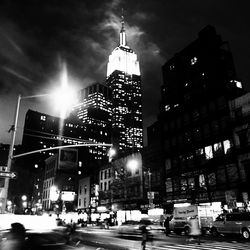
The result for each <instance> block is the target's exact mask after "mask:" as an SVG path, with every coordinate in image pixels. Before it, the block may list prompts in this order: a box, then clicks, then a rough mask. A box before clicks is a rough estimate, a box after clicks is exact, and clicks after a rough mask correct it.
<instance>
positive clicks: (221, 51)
mask: <svg viewBox="0 0 250 250" xmlns="http://www.w3.org/2000/svg"><path fill="white" fill-rule="evenodd" d="M162 73H163V86H162V89H161V108H160V113H159V116H158V122H159V124H160V126H158V125H157V123H156V124H155V133H156V134H157V133H159V131H158V130H160V133H161V134H162V140H161V143H162V153H163V155H164V159H163V160H164V170H165V184H166V194H165V198H164V200H165V201H164V203H165V205H167V204H173V203H182V202H190V203H202V202H203V203H206V202H213V201H220V202H222V203H225V204H226V203H227V193H230V192H231V191H232V190H234V192H236V191H235V189H238V188H239V185H238V184H239V183H241V181H243V179H242V177H241V175H240V169H239V166H238V163H237V155H236V154H235V143H234V140H233V139H234V138H233V123H232V120H231V116H230V105H229V102H230V101H231V100H233V99H235V98H237V97H238V96H240V95H242V94H243V93H244V90H243V89H242V84H241V82H240V81H239V80H238V78H237V75H236V72H235V68H234V63H233V58H232V54H231V51H230V50H229V47H228V44H227V43H226V42H224V41H222V39H221V37H220V36H219V35H218V34H217V33H216V31H215V29H214V28H213V27H212V26H207V27H205V28H204V29H203V30H201V31H200V32H199V35H198V38H197V39H196V40H195V41H194V42H192V43H191V44H190V45H189V46H187V47H186V48H185V49H183V50H182V51H180V52H178V53H176V54H175V55H174V57H173V58H171V59H170V60H168V61H167V62H166V63H165V64H164V65H163V67H162ZM236 173H237V175H236ZM236 193H237V195H238V199H240V194H239V192H238V190H237V192H236Z"/></svg>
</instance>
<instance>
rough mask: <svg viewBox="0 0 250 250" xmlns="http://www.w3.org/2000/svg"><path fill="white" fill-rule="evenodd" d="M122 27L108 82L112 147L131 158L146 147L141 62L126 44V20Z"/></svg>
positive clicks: (108, 71)
mask: <svg viewBox="0 0 250 250" xmlns="http://www.w3.org/2000/svg"><path fill="white" fill-rule="evenodd" d="M121 24H122V27H121V31H120V43H119V45H118V47H116V48H115V49H114V50H113V52H112V53H111V55H110V56H109V62H108V65H107V80H106V82H107V85H108V86H109V87H110V88H111V89H112V103H113V112H112V143H113V144H114V146H116V147H117V148H118V149H119V152H120V153H123V154H124V153H126V154H127V153H133V152H138V151H140V150H141V149H142V147H143V133H142V89H141V74H140V67H139V62H138V60H137V55H136V54H135V53H134V51H133V50H132V49H131V48H130V47H129V46H128V45H127V43H126V33H125V28H124V19H123V17H122V21H121Z"/></svg>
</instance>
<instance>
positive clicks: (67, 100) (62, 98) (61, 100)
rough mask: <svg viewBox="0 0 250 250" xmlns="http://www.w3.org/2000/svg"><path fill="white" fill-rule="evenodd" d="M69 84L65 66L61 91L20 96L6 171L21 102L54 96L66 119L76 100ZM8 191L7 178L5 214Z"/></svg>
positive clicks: (4, 194) (7, 183)
mask: <svg viewBox="0 0 250 250" xmlns="http://www.w3.org/2000/svg"><path fill="white" fill-rule="evenodd" d="M67 83H68V74H67V70H66V66H65V64H64V67H63V70H62V76H61V84H62V86H61V89H60V90H57V91H55V92H54V93H52V94H42V95H31V96H21V95H20V94H19V95H18V98H17V105H16V110H15V116H14V124H13V125H12V126H11V131H12V135H11V142H10V149H9V155H8V162H7V168H6V171H8V172H10V170H11V163H12V158H13V151H14V145H15V138H16V128H17V122H18V115H19V109H20V103H21V100H22V99H31V98H40V97H46V96H52V97H53V99H54V100H56V103H57V104H58V107H60V110H61V117H62V118H64V117H65V115H66V113H67V110H68V108H69V106H70V105H72V103H73V100H76V98H75V96H74V95H73V91H72V90H71V89H70V88H69V87H68V85H67ZM8 189H9V178H6V179H5V182H4V189H3V192H2V200H3V203H2V206H0V209H1V210H2V213H4V211H5V209H6V206H7V195H8Z"/></svg>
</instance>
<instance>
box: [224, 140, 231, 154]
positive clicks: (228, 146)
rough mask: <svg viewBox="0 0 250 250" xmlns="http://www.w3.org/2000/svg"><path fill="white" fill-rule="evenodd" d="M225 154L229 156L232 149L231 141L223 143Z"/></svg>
mask: <svg viewBox="0 0 250 250" xmlns="http://www.w3.org/2000/svg"><path fill="white" fill-rule="evenodd" d="M223 146H224V153H225V154H228V153H229V152H230V148H231V147H232V145H231V142H230V141H229V140H226V141H223Z"/></svg>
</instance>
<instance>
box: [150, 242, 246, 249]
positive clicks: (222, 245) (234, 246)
mask: <svg viewBox="0 0 250 250" xmlns="http://www.w3.org/2000/svg"><path fill="white" fill-rule="evenodd" d="M150 249H152V250H153V249H154V250H156V249H159V250H250V244H249V243H236V242H235V243H229V242H212V243H208V242H206V243H201V244H200V245H198V244H196V243H195V244H163V245H160V246H153V247H151V246H147V250H150Z"/></svg>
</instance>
